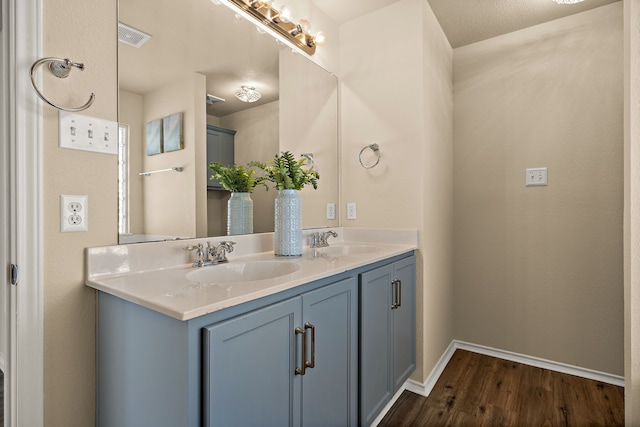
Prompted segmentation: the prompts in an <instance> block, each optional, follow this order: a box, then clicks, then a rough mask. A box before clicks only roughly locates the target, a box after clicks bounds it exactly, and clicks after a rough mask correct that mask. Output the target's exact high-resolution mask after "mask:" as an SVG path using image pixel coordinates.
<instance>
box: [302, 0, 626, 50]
mask: <svg viewBox="0 0 640 427" xmlns="http://www.w3.org/2000/svg"><path fill="white" fill-rule="evenodd" d="M314 1H315V3H316V5H318V7H320V8H321V9H322V10H324V12H325V13H326V14H327V15H328V16H329V17H330V18H331V19H332V20H333V21H334V22H336V23H339V24H341V23H344V22H347V21H350V20H352V19H354V18H357V17H358V16H363V15H365V14H367V13H369V12H373V11H374V10H377V9H380V8H382V7H385V6H389V5H391V4H393V3H396V2H397V1H398V0H349V1H345V0H314ZM428 1H429V4H430V5H431V9H432V10H433V13H434V14H435V15H436V18H437V19H438V22H439V23H440V25H441V26H442V29H443V30H444V33H445V34H446V36H447V39H449V43H450V44H451V47H453V48H454V49H455V48H457V47H460V46H464V45H467V44H470V43H475V42H478V41H481V40H485V39H489V38H491V37H496V36H499V35H502V34H506V33H510V32H512V31H516V30H520V29H523V28H527V27H531V26H533V25H537V24H542V23H543V22H547V21H552V20H554V19H558V18H562V17H564V16H568V15H572V14H574V13H579V12H584V11H585V10H589V9H593V8H595V7H600V6H604V5H606V4H609V3H615V2H616V1H619V0H585V1H583V2H582V3H577V4H573V5H559V4H556V3H555V2H554V1H552V0H428Z"/></svg>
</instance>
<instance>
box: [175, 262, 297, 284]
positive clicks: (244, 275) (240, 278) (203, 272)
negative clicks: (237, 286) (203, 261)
mask: <svg viewBox="0 0 640 427" xmlns="http://www.w3.org/2000/svg"><path fill="white" fill-rule="evenodd" d="M299 268H300V266H299V265H298V264H295V263H292V262H288V261H255V262H238V263H234V262H230V263H228V264H220V265H212V266H209V267H201V268H199V269H197V270H194V271H191V272H189V273H187V276H186V278H187V279H188V280H191V281H193V282H199V283H221V284H224V283H240V282H255V281H257V280H265V279H273V278H275V277H280V276H284V275H286V274H290V273H293V272H294V271H296V270H298V269H299Z"/></svg>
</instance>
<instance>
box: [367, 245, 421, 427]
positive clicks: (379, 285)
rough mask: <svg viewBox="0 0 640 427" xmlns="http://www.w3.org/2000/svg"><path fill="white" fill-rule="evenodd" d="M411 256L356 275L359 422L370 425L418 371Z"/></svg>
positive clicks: (414, 288) (414, 286)
mask: <svg viewBox="0 0 640 427" xmlns="http://www.w3.org/2000/svg"><path fill="white" fill-rule="evenodd" d="M415 265H416V264H415V256H411V257H408V258H404V259H401V260H398V261H396V262H394V263H392V264H388V265H384V266H381V267H379V268H376V269H373V270H369V271H367V272H364V273H362V274H360V424H361V425H364V426H368V425H371V423H372V421H373V420H375V418H376V417H377V416H378V414H379V413H380V412H381V411H382V409H383V408H384V407H385V405H386V404H387V403H388V402H389V401H390V400H391V398H392V397H393V395H394V394H395V393H396V391H398V389H399V388H400V387H401V386H402V384H403V383H404V382H405V381H406V380H407V379H408V378H409V376H410V375H411V373H412V372H413V371H414V370H415V367H416V323H415V322H416V321H415V295H416V274H415Z"/></svg>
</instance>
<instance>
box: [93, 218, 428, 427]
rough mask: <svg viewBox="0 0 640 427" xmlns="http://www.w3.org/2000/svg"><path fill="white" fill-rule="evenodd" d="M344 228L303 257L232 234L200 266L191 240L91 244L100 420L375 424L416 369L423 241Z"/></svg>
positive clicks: (191, 424)
mask: <svg viewBox="0 0 640 427" xmlns="http://www.w3.org/2000/svg"><path fill="white" fill-rule="evenodd" d="M338 233H339V235H340V236H341V237H342V236H343V235H344V234H346V236H344V238H343V239H339V240H338V241H337V242H335V243H332V245H331V246H329V247H328V248H322V249H309V248H305V252H304V254H303V256H302V257H298V258H281V257H275V256H274V255H273V252H261V251H260V250H261V249H263V248H264V247H265V246H268V243H267V242H268V241H269V239H270V238H271V236H270V233H267V234H265V235H253V236H234V240H236V241H237V244H236V248H237V252H238V253H236V252H234V253H232V254H230V255H229V259H230V262H229V263H228V264H221V265H213V266H209V267H200V268H195V267H192V266H191V265H190V263H189V260H188V258H187V257H188V254H186V255H185V252H186V251H184V250H183V247H184V246H185V245H186V244H185V242H184V241H181V242H164V243H151V244H139V245H128V246H126V247H123V246H117V247H109V248H90V249H87V274H88V276H87V285H88V286H91V287H94V288H96V289H98V290H99V291H100V292H99V293H98V304H99V319H98V327H97V355H98V373H97V377H98V380H97V389H98V390H97V425H98V426H99V427H112V426H113V427H115V426H117V427H128V426H131V427H133V426H135V427H144V426H154V427H157V426H167V427H176V426H188V427H200V426H207V427H209V426H230V425H238V426H240V425H241V426H252V425H254V426H285V425H289V426H313V425H340V426H348V425H351V426H356V425H370V424H371V422H372V421H373V420H374V419H375V418H376V417H377V416H378V414H379V413H380V411H382V409H383V408H384V406H385V405H386V403H388V401H389V400H390V399H391V398H392V396H393V395H394V393H395V392H396V391H397V390H398V389H399V388H400V387H401V386H402V384H403V383H404V382H405V381H406V379H407V378H408V377H409V375H410V374H411V373H412V372H413V371H414V370H415V283H416V280H415V255H414V253H413V252H414V250H415V249H416V242H417V238H416V236H415V232H413V233H412V232H404V231H403V232H399V233H398V232H395V233H391V232H386V233H385V232H378V233H376V232H373V233H372V232H371V230H369V232H367V231H366V230H359V231H358V230H351V231H348V230H346V229H339V232H338ZM403 236H404V237H403ZM260 239H264V241H262V242H261V241H260ZM345 239H349V240H345ZM211 240H222V239H220V238H218V239H211ZM187 242H188V243H187V244H191V242H193V240H189V241H187ZM241 248H243V249H241ZM167 265H169V267H166V266H167ZM269 276H272V277H269Z"/></svg>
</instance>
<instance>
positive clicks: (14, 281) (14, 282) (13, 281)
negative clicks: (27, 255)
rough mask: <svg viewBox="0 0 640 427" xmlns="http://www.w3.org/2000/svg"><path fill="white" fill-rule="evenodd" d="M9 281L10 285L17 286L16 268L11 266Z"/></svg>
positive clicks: (13, 265)
mask: <svg viewBox="0 0 640 427" xmlns="http://www.w3.org/2000/svg"><path fill="white" fill-rule="evenodd" d="M10 276H11V277H10V280H11V284H12V285H17V284H18V266H17V265H15V264H11V272H10Z"/></svg>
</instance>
